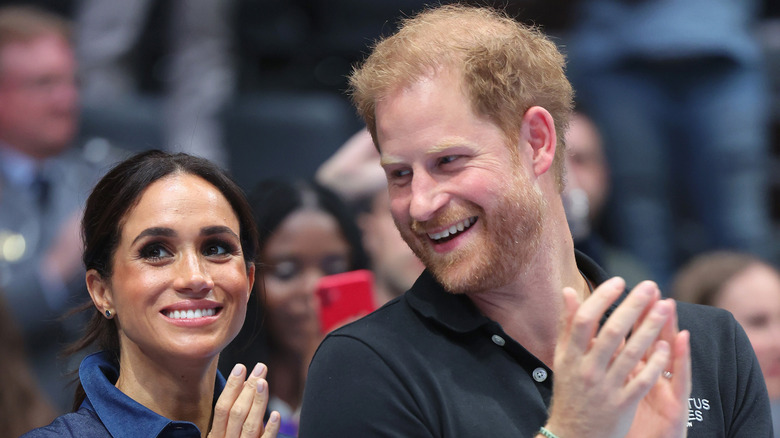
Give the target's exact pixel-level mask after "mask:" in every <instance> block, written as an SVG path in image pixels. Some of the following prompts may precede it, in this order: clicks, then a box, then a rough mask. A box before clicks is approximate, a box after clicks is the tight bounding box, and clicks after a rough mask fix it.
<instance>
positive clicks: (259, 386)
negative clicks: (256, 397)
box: [257, 379, 267, 394]
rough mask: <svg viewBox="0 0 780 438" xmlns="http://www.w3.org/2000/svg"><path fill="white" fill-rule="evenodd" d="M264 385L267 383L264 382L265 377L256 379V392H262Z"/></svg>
mask: <svg viewBox="0 0 780 438" xmlns="http://www.w3.org/2000/svg"><path fill="white" fill-rule="evenodd" d="M265 385H267V383H266V382H265V379H260V380H258V381H257V393H258V394H262V393H263V391H265Z"/></svg>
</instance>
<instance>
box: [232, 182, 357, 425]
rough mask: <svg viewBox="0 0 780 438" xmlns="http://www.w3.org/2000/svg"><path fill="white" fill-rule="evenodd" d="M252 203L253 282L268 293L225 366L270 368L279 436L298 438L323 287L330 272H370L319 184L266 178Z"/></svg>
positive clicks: (347, 224) (341, 208)
mask: <svg viewBox="0 0 780 438" xmlns="http://www.w3.org/2000/svg"><path fill="white" fill-rule="evenodd" d="M249 201H250V203H251V204H252V208H253V211H254V214H255V220H256V222H257V229H258V235H259V242H260V244H259V250H258V253H259V258H258V270H257V276H258V277H257V281H256V283H255V284H257V287H258V289H261V288H264V292H265V293H264V294H253V295H252V296H253V298H251V299H250V303H249V310H248V312H247V321H246V323H245V324H244V327H243V329H242V331H241V333H240V334H239V335H238V337H237V338H236V340H235V341H234V342H233V343H232V344H231V345H230V346H229V347H228V348H227V349H226V351H225V354H224V355H223V358H222V366H223V367H224V368H223V369H227V367H229V366H230V364H231V363H235V361H237V360H238V361H247V360H249V361H261V362H264V363H267V364H268V367H269V373H268V382H269V384H270V388H271V400H270V402H269V408H270V409H273V410H276V411H279V412H280V413H281V414H282V425H281V430H280V432H281V433H284V434H288V435H293V436H295V435H297V431H298V418H299V414H300V406H301V399H302V397H303V388H304V383H305V381H306V372H307V369H308V367H309V362H310V361H311V356H312V355H313V354H314V350H315V349H316V347H317V345H319V343H320V341H321V340H322V337H323V334H322V333H320V324H319V319H318V315H317V301H316V297H315V292H316V289H317V285H318V283H319V281H320V279H321V278H322V277H324V276H326V275H332V274H338V273H342V272H346V271H351V270H356V269H367V268H368V266H369V261H368V257H367V256H366V253H365V251H364V249H363V245H362V243H361V239H360V231H359V229H358V227H357V225H356V223H355V220H354V217H353V216H352V213H351V212H350V211H349V209H348V208H347V206H346V205H345V204H344V202H343V201H342V200H341V199H340V198H339V197H338V196H337V195H336V194H335V193H333V192H332V191H330V190H328V189H326V188H324V187H322V186H320V185H319V184H317V183H314V182H303V181H298V182H294V183H290V182H285V181H281V180H267V181H264V182H261V183H260V184H259V185H258V186H257V187H256V188H255V190H254V191H253V192H252V193H251V194H250V196H249ZM258 296H259V297H261V298H260V302H259V303H255V302H254V300H255V299H256V297H258ZM263 296H264V298H263ZM261 325H262V331H261V332H260V334H259V335H258V333H257V332H258V330H259V328H260V326H261Z"/></svg>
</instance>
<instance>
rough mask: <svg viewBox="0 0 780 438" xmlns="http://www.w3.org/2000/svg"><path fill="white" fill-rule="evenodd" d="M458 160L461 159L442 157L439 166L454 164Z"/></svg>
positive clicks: (451, 156) (448, 156)
mask: <svg viewBox="0 0 780 438" xmlns="http://www.w3.org/2000/svg"><path fill="white" fill-rule="evenodd" d="M458 158H459V156H458V155H447V156H444V157H441V158H439V165H442V164H449V163H452V162H453V161H455V160H457V159H458Z"/></svg>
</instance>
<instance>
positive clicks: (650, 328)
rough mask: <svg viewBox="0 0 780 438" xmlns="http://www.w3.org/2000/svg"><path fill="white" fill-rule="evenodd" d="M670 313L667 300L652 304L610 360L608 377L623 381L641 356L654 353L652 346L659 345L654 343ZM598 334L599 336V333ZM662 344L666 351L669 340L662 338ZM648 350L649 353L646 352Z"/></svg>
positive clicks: (670, 306)
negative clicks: (640, 322) (611, 360)
mask: <svg viewBox="0 0 780 438" xmlns="http://www.w3.org/2000/svg"><path fill="white" fill-rule="evenodd" d="M672 313H673V312H672V304H671V303H669V302H668V301H657V302H656V303H655V304H654V305H653V306H652V310H650V312H649V313H648V314H647V317H646V318H645V320H644V321H643V322H642V325H640V326H639V328H638V329H637V330H636V331H635V332H634V333H632V334H631V337H630V338H629V339H628V341H626V345H625V347H623V349H622V350H620V353H619V354H618V356H617V357H616V358H615V360H614V361H613V362H612V366H611V367H610V368H609V371H608V375H609V376H610V378H612V379H614V381H615V382H618V383H620V382H624V381H625V380H626V378H627V377H628V375H629V373H631V371H632V370H634V369H636V366H637V364H639V363H640V362H641V361H642V359H643V358H645V357H648V358H649V357H652V355H653V354H655V351H654V348H655V347H656V346H657V345H660V344H657V343H656V340H658V335H659V334H660V332H661V329H662V328H663V327H664V325H665V324H666V321H667V320H668V319H670V317H671V315H672ZM599 336H601V334H600V335H599ZM654 344H655V345H654ZM663 345H665V346H666V348H667V351H668V350H669V342H668V341H666V340H663ZM648 351H650V352H651V353H649V354H648ZM667 356H668V355H667ZM648 360H649V359H648ZM666 366H667V363H664V364H662V367H663V368H664V369H666V368H665V367H666ZM662 371H663V370H662Z"/></svg>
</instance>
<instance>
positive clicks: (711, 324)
mask: <svg viewBox="0 0 780 438" xmlns="http://www.w3.org/2000/svg"><path fill="white" fill-rule="evenodd" d="M677 318H678V320H679V326H680V328H681V329H685V330H689V331H694V330H695V331H698V330H707V331H713V330H714V331H721V330H729V331H733V330H734V326H735V325H736V320H735V319H734V316H733V315H732V314H731V313H730V312H728V311H726V310H723V309H720V308H717V307H712V306H704V305H701V304H691V303H684V302H679V301H678V302H677Z"/></svg>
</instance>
